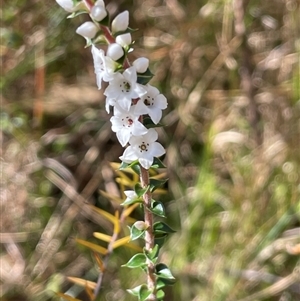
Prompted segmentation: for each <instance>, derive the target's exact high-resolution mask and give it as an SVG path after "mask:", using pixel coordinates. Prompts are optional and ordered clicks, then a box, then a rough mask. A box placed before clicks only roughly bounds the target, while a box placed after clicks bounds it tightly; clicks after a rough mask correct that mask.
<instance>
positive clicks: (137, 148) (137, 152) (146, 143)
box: [120, 129, 165, 169]
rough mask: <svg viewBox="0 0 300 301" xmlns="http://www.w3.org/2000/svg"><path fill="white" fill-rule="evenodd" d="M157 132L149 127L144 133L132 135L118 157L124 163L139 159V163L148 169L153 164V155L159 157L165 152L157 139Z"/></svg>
mask: <svg viewBox="0 0 300 301" xmlns="http://www.w3.org/2000/svg"><path fill="white" fill-rule="evenodd" d="M157 137H158V134H157V132H156V131H155V130H154V129H149V130H148V132H147V133H146V134H145V135H142V136H137V137H136V136H132V137H131V138H130V140H129V143H130V145H129V146H128V147H127V148H126V149H125V151H124V153H123V155H122V156H121V157H120V159H121V160H122V161H123V162H125V163H131V162H133V161H135V160H139V163H140V164H141V165H142V166H143V167H144V168H145V169H149V168H150V167H151V165H152V164H153V160H154V157H160V156H162V155H163V154H164V153H165V150H164V148H163V147H162V145H161V144H160V143H158V142H155V141H156V140H157Z"/></svg>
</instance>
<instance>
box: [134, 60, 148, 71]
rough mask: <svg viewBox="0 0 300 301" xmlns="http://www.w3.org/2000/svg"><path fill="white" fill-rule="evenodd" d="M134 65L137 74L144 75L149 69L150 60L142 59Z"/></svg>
mask: <svg viewBox="0 0 300 301" xmlns="http://www.w3.org/2000/svg"><path fill="white" fill-rule="evenodd" d="M132 65H133V66H134V67H135V69H136V72H137V73H144V72H146V71H147V69H148V67H149V60H148V59H147V58H145V57H140V58H138V59H136V60H135V61H134V62H133V63H132Z"/></svg>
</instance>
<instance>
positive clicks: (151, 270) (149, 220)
mask: <svg viewBox="0 0 300 301" xmlns="http://www.w3.org/2000/svg"><path fill="white" fill-rule="evenodd" d="M140 179H141V185H142V187H143V188H146V187H147V186H148V185H149V183H150V181H149V171H148V169H145V168H143V167H142V166H141V175H140ZM151 199H152V195H151V191H150V190H148V191H147V192H146V193H145V194H144V196H143V200H144V220H145V223H146V225H147V230H146V232H145V249H146V251H151V250H152V249H153V247H154V239H155V237H154V233H153V214H152V212H151V211H150V208H151ZM147 266H148V267H147V286H148V289H150V290H151V291H152V294H151V295H150V296H149V297H148V298H147V300H151V301H156V300H157V299H156V291H155V287H156V277H155V265H154V264H153V262H151V261H150V260H148V261H147Z"/></svg>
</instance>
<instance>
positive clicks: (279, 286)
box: [239, 271, 300, 301]
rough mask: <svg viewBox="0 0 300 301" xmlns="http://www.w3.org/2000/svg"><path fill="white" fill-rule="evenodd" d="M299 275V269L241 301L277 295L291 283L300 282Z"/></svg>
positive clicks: (251, 300)
mask: <svg viewBox="0 0 300 301" xmlns="http://www.w3.org/2000/svg"><path fill="white" fill-rule="evenodd" d="M299 276H300V274H299V271H298V272H296V271H295V272H294V273H292V274H290V275H288V276H287V277H285V278H283V279H281V280H279V281H277V282H276V283H274V284H273V285H271V286H269V287H268V288H266V289H264V290H262V291H260V292H257V293H255V294H253V295H251V296H248V297H246V298H244V299H241V300H239V301H253V300H262V299H265V298H269V297H271V296H275V295H277V294H279V293H280V292H282V291H284V290H285V289H287V288H289V287H290V286H291V285H293V284H295V283H299V284H300V282H299Z"/></svg>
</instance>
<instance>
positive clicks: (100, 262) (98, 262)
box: [93, 252, 105, 273]
mask: <svg viewBox="0 0 300 301" xmlns="http://www.w3.org/2000/svg"><path fill="white" fill-rule="evenodd" d="M93 254H94V257H95V260H96V262H97V265H98V267H99V269H100V271H101V272H102V273H104V271H105V266H104V263H103V261H102V260H101V258H100V256H99V254H98V253H96V252H94V253H93Z"/></svg>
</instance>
